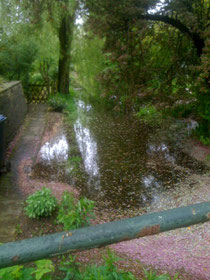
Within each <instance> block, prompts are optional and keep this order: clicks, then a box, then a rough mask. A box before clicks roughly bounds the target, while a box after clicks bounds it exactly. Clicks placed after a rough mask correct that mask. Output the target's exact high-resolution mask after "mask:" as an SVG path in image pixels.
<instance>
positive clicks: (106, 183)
mask: <svg viewBox="0 0 210 280" xmlns="http://www.w3.org/2000/svg"><path fill="white" fill-rule="evenodd" d="M77 111H78V112H77V113H78V114H77V118H76V119H75V121H74V124H73V129H72V126H71V125H70V129H69V128H68V126H67V127H66V128H65V129H64V130H63V129H61V130H60V131H59V133H58V135H57V136H55V137H54V138H53V139H52V140H51V142H49V141H48V142H47V143H45V145H44V146H42V148H41V151H40V154H41V158H42V165H43V167H42V168H41V169H42V170H45V172H44V176H45V177H46V176H47V175H46V170H47V168H48V169H49V174H48V176H49V177H51V178H53V180H55V178H59V180H62V181H64V182H68V183H72V182H73V183H74V185H75V186H76V187H77V188H78V189H80V191H81V194H82V195H84V196H86V197H88V198H89V199H92V200H95V201H97V202H100V203H101V204H104V205H105V207H110V208H112V209H113V208H118V209H131V208H141V207H144V206H148V205H150V204H151V203H153V202H155V201H157V200H158V199H159V195H160V194H162V193H164V191H166V190H168V189H173V188H174V186H175V185H176V184H178V183H179V182H180V181H181V180H183V179H184V178H186V177H187V176H189V175H190V173H191V172H194V173H196V172H197V173H200V172H202V169H203V166H202V165H200V164H199V163H197V162H195V161H194V160H192V159H191V158H190V157H188V156H186V155H184V154H183V153H182V152H181V151H180V150H179V148H177V147H176V145H174V143H173V141H169V137H168V132H167V133H165V134H164V133H163V134H162V135H161V134H160V133H159V134H158V133H156V131H155V129H154V128H151V127H149V126H148V125H145V124H144V123H143V122H141V121H137V120H134V119H133V118H130V117H126V116H123V115H116V114H113V113H112V112H107V111H105V110H103V109H101V108H100V109H98V108H95V107H92V106H91V105H90V104H85V102H83V101H81V100H79V101H78V102H77ZM72 130H74V136H73V137H72ZM176 133H177V132H176ZM72 138H74V141H72ZM173 140H174V139H173ZM75 143H76V148H75ZM75 149H76V150H77V152H76V153H75ZM75 155H76V156H75Z"/></svg>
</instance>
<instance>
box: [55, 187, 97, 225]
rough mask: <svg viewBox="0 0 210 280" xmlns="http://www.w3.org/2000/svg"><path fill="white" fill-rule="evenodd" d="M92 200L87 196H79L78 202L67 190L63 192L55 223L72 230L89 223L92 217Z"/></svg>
mask: <svg viewBox="0 0 210 280" xmlns="http://www.w3.org/2000/svg"><path fill="white" fill-rule="evenodd" d="M93 208H94V202H93V201H92V200H89V199H87V198H81V199H80V200H79V201H78V202H76V201H75V199H74V197H73V196H72V195H71V194H70V193H69V192H67V191H66V192H64V194H63V197H62V201H61V203H60V205H59V210H58V216H57V223H58V224H63V228H64V230H70V229H71V230H72V229H76V228H80V227H83V226H87V225H89V221H90V219H92V218H93V217H94V213H93Z"/></svg>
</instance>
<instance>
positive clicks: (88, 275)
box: [0, 250, 178, 280]
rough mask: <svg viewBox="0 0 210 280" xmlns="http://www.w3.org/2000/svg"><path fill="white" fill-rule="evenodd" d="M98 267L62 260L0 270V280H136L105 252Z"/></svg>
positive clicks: (148, 278)
mask: <svg viewBox="0 0 210 280" xmlns="http://www.w3.org/2000/svg"><path fill="white" fill-rule="evenodd" d="M102 258H103V263H102V264H101V265H96V264H88V265H82V264H81V263H79V262H77V260H76V258H75V257H74V256H72V255H69V256H68V257H66V256H63V257H62V259H61V260H60V261H59V263H58V264H57V265H55V264H54V263H53V261H52V260H47V259H46V260H39V261H35V262H34V263H33V264H32V265H30V266H23V265H17V266H13V267H8V268H3V269H0V279H1V280H55V279H57V280H61V279H62V280H137V278H136V277H135V276H134V275H133V274H132V273H131V272H128V271H125V270H123V269H119V268H118V266H117V262H118V261H119V260H120V259H119V258H118V257H117V256H116V255H115V254H114V253H113V252H112V251H110V250H108V251H107V255H104V256H103V257H102ZM144 274H145V277H144V278H143V279H142V280H178V274H176V275H175V276H174V277H170V276H169V275H167V274H162V275H158V274H157V273H156V272H154V271H152V270H150V271H149V270H148V271H147V270H146V269H144Z"/></svg>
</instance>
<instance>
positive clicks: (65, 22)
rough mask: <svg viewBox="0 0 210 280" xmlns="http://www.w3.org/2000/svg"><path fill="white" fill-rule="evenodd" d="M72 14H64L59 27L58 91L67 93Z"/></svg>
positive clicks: (72, 23) (72, 24)
mask: <svg viewBox="0 0 210 280" xmlns="http://www.w3.org/2000/svg"><path fill="white" fill-rule="evenodd" d="M73 26H74V15H73V16H71V15H69V14H66V15H64V16H63V18H62V20H61V24H60V27H59V42H60V54H59V67H58V92H60V93H63V94H68V93H69V84H70V79H69V72H70V62H71V42H72V37H73Z"/></svg>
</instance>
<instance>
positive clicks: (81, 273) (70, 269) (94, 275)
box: [60, 250, 136, 280]
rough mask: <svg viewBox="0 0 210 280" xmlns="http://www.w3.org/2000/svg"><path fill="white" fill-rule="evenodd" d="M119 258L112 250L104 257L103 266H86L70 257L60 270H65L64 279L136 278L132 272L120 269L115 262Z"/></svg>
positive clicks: (112, 279)
mask: <svg viewBox="0 0 210 280" xmlns="http://www.w3.org/2000/svg"><path fill="white" fill-rule="evenodd" d="M117 260H118V258H117V257H116V256H115V254H114V253H112V252H111V251H110V250H109V251H108V255H107V257H104V264H103V265H101V266H97V265H87V266H86V267H85V268H83V267H81V265H80V264H79V263H76V260H75V258H73V257H70V259H69V261H65V260H64V261H63V262H62V265H61V267H60V270H62V271H64V272H65V274H66V275H65V278H64V280H68V279H74V280H90V279H91V280H135V279H136V278H135V276H134V275H133V274H132V273H131V272H125V271H123V270H120V269H118V268H117V267H116V265H115V264H114V263H115V262H116V261H117Z"/></svg>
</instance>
